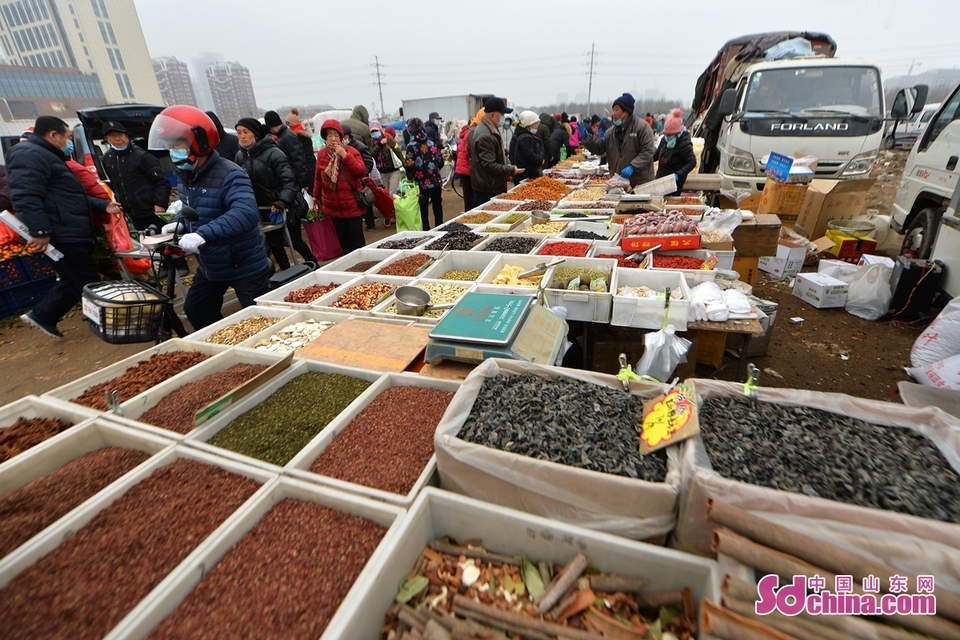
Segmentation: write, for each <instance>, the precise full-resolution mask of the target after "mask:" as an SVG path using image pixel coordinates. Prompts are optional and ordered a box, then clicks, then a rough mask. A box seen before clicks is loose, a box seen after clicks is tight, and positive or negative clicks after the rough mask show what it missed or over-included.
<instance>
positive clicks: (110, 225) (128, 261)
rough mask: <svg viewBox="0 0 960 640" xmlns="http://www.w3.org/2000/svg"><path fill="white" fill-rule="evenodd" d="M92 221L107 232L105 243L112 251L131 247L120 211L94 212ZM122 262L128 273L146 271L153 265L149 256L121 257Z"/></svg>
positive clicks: (127, 228) (129, 237) (131, 241)
mask: <svg viewBox="0 0 960 640" xmlns="http://www.w3.org/2000/svg"><path fill="white" fill-rule="evenodd" d="M93 222H94V224H95V225H96V226H97V227H99V228H100V229H103V231H104V233H106V234H107V243H108V244H109V245H110V248H111V249H113V252H114V253H120V252H121V251H130V250H131V249H133V246H134V245H133V237H132V236H131V235H130V227H128V226H127V219H126V218H124V217H123V214H122V213H113V214H111V213H94V214H93ZM123 263H124V264H125V265H126V267H127V270H128V271H129V272H130V273H146V272H147V271H149V270H150V269H151V267H153V263H152V262H151V261H150V259H149V258H123Z"/></svg>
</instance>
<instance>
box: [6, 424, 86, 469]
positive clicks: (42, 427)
mask: <svg viewBox="0 0 960 640" xmlns="http://www.w3.org/2000/svg"><path fill="white" fill-rule="evenodd" d="M72 426H73V425H72V424H71V423H69V422H64V421H63V420H60V419H58V418H17V421H16V422H14V423H13V424H12V425H10V426H9V427H6V428H2V429H0V462H6V461H7V460H9V459H10V458H12V457H14V456H18V455H20V454H21V453H23V452H24V451H26V450H27V449H29V448H31V447H35V446H37V445H38V444H40V443H41V442H43V441H44V440H47V439H49V438H52V437H53V436H55V435H57V434H58V433H62V432H63V431H66V430H67V429H69V428H70V427H72Z"/></svg>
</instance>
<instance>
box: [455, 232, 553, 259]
mask: <svg viewBox="0 0 960 640" xmlns="http://www.w3.org/2000/svg"><path fill="white" fill-rule="evenodd" d="M549 237H550V236H545V235H534V234H521V233H517V232H516V231H515V230H514V231H511V232H510V233H489V234H487V237H486V238H485V239H484V240H483V241H482V242H480V243H479V244H478V245H476V246H475V247H474V248H473V249H471V251H473V252H475V253H491V254H493V255H497V254H499V255H504V256H522V255H530V254H531V253H532V252H534V251H536V250H537V249H539V248H540V245H541V244H543V241H544V240H545V239H546V238H549ZM498 238H535V239H537V243H536V244H535V245H533V248H532V249H531V250H530V252H528V253H500V252H499V251H497V250H495V249H491V250H489V251H488V250H487V246H489V245H490V244H491V243H493V242H494V241H495V240H497V239H498Z"/></svg>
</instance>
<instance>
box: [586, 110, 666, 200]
mask: <svg viewBox="0 0 960 640" xmlns="http://www.w3.org/2000/svg"><path fill="white" fill-rule="evenodd" d="M618 133H619V134H620V135H618ZM580 144H581V145H583V146H584V147H586V148H587V149H588V150H589V151H590V152H591V153H595V154H597V155H603V154H604V153H606V154H607V165H608V166H609V167H610V171H611V173H620V172H621V171H623V170H624V169H625V168H626V166H627V165H628V164H629V165H633V169H634V172H633V175H632V176H630V185H631V186H633V187H635V186H637V185H638V184H643V183H645V182H650V181H651V180H653V151H654V144H653V131H652V130H651V129H650V125H648V124H647V123H646V122H644V120H643V119H642V118H640V117H638V116H630V119H629V120H628V121H627V122H625V123H623V125H621V126H619V127H616V126H613V127H610V128H609V129H607V130H606V132H605V133H604V134H603V137H602V138H599V139H597V138H595V137H593V136H590V137H589V138H587V139H586V140H581V141H580Z"/></svg>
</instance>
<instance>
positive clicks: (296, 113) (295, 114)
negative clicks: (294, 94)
mask: <svg viewBox="0 0 960 640" xmlns="http://www.w3.org/2000/svg"><path fill="white" fill-rule="evenodd" d="M283 121H284V122H285V123H286V125H287V126H288V127H292V126H293V125H295V124H297V123H298V122H300V110H299V109H297V108H296V107H294V108H292V109H290V113H288V114H287V115H286V116H285V117H284V118H283Z"/></svg>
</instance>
